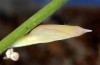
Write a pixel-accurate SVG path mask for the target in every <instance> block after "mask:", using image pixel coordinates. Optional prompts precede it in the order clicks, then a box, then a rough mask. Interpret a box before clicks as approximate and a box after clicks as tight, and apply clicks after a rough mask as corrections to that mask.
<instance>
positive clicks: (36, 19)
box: [0, 0, 65, 54]
mask: <svg viewBox="0 0 100 65" xmlns="http://www.w3.org/2000/svg"><path fill="white" fill-rule="evenodd" d="M64 2H65V0H52V1H51V2H50V3H49V4H47V5H46V6H45V7H44V8H42V9H41V10H39V11H38V12H37V13H36V14H35V15H33V16H32V17H30V18H29V19H28V20H26V21H25V22H24V23H23V24H22V25H20V26H19V27H18V28H17V29H15V30H14V31H13V32H12V33H10V34H9V35H8V36H6V37H5V38H4V39H2V40H1V41H0V54H1V53H2V52H3V51H5V50H6V49H7V48H9V47H10V46H11V44H13V43H14V42H15V41H16V40H17V39H18V38H20V37H22V36H23V35H25V34H26V33H27V32H29V31H30V30H31V29H33V28H34V27H35V26H36V25H38V24H40V23H41V22H42V21H43V20H44V19H46V18H47V17H48V16H50V15H51V14H53V13H54V12H55V11H56V10H58V9H59V8H60V7H61V6H62V5H63V4H64Z"/></svg>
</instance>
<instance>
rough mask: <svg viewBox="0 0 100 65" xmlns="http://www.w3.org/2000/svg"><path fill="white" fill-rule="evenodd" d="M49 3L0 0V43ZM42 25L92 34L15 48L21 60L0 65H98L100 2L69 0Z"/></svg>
mask: <svg viewBox="0 0 100 65" xmlns="http://www.w3.org/2000/svg"><path fill="white" fill-rule="evenodd" d="M49 2H50V0H0V40H1V39H3V38H4V37H5V36H7V35H8V34H9V33H10V32H12V31H13V30H14V29H15V28H17V27H18V26H19V25H20V24H22V23H23V22H24V21H25V20H27V19H28V18H29V17H30V16H32V15H33V14H35V13H36V12H37V11H39V10H40V9H41V8H42V7H44V6H45V5H46V4H48V3H49ZM41 24H63V25H77V26H81V27H84V28H87V29H92V30H93V32H91V33H87V34H84V35H82V36H80V37H76V38H71V39H67V40H62V41H55V42H51V43H48V44H36V45H31V46H27V47H21V48H15V51H16V52H18V53H19V54H20V59H19V60H18V61H17V62H14V61H12V60H10V59H7V60H4V59H3V57H4V55H5V53H3V54H2V55H0V65H100V0H69V1H68V2H67V3H66V4H65V5H64V6H62V8H60V9H59V10H58V11H56V12H55V13H54V14H53V15H51V16H50V17H48V18H47V19H46V20H44V21H43V22H42V23H41Z"/></svg>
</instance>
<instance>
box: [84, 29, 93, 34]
mask: <svg viewBox="0 0 100 65" xmlns="http://www.w3.org/2000/svg"><path fill="white" fill-rule="evenodd" d="M84 31H85V32H86V33H87V32H92V30H90V29H84Z"/></svg>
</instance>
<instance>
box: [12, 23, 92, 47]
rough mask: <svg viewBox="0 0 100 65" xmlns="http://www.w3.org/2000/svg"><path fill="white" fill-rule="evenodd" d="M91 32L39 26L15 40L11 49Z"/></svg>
mask: <svg viewBox="0 0 100 65" xmlns="http://www.w3.org/2000/svg"><path fill="white" fill-rule="evenodd" d="M91 31H92V30H88V29H84V28H82V27H79V26H70V25H40V26H38V27H36V28H35V29H33V30H32V31H31V32H30V33H29V34H28V35H25V36H24V37H22V38H20V39H19V40H17V41H16V42H15V43H14V44H13V45H12V46H11V47H23V46H28V45H33V44H37V43H47V42H52V41H57V40H63V39H68V38H72V37H77V36H80V35H82V34H84V33H87V32H91Z"/></svg>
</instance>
